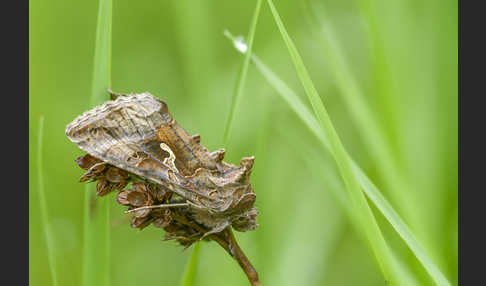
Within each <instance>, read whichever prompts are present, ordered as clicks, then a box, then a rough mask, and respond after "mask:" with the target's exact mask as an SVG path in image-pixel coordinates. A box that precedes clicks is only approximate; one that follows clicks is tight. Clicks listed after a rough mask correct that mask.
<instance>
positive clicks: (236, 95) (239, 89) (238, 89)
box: [223, 0, 262, 148]
mask: <svg viewBox="0 0 486 286" xmlns="http://www.w3.org/2000/svg"><path fill="white" fill-rule="evenodd" d="M261 7H262V0H257V3H256V6H255V12H254V13H253V18H252V21H251V25H250V29H249V31H248V45H245V47H246V51H245V58H244V60H243V63H242V64H241V67H240V69H239V71H238V75H237V78H236V84H235V87H234V90H233V97H232V99H231V105H230V110H229V113H228V117H227V119H226V125H225V128H224V134H223V138H224V139H223V142H224V146H225V147H226V148H227V147H228V145H229V142H230V139H231V132H232V130H233V121H234V119H235V116H236V110H237V108H238V105H239V101H240V100H241V94H242V93H243V88H244V86H245V81H246V74H247V73H248V65H249V63H250V55H251V51H252V49H253V39H254V37H255V31H256V26H257V23H258V17H259V16H260V10H261Z"/></svg>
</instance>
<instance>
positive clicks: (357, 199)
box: [267, 0, 403, 284]
mask: <svg viewBox="0 0 486 286" xmlns="http://www.w3.org/2000/svg"><path fill="white" fill-rule="evenodd" d="M267 3H268V5H269V6H270V9H271V11H272V14H273V16H274V19H275V22H276V24H277V26H278V28H279V30H280V33H281V34H282V38H283V39H284V41H285V44H286V45H287V48H288V50H289V53H290V56H291V58H292V61H293V63H294V65H295V69H296V70H297V74H298V75H299V78H300V81H301V83H302V85H303V87H304V90H305V92H306V94H307V96H308V99H309V101H310V102H311V104H312V108H313V109H314V113H315V116H316V117H317V120H318V122H319V125H320V127H321V128H322V130H323V132H324V134H325V135H326V137H327V138H328V140H329V143H330V147H331V149H330V150H331V153H332V154H333V155H334V159H335V161H336V163H337V165H338V168H339V170H340V173H341V176H342V178H343V180H344V183H345V186H346V189H347V190H348V192H349V195H350V198H351V200H352V202H353V206H354V207H355V208H356V211H357V212H358V213H359V214H358V217H359V218H360V219H361V221H360V224H361V225H362V226H363V227H362V229H361V230H360V231H363V232H365V233H366V236H367V238H368V240H369V243H370V244H371V247H372V249H373V252H374V253H375V257H376V259H377V261H378V264H379V265H380V268H381V269H382V271H383V274H384V276H385V279H386V280H387V281H390V282H391V283H392V284H395V283H396V284H399V283H401V282H399V281H400V280H401V279H400V277H398V274H397V272H398V271H397V270H396V269H395V263H394V262H393V260H392V254H391V252H390V250H389V249H388V246H387V244H386V241H385V239H384V238H383V235H382V233H381V230H380V228H379V226H378V223H377V222H376V220H375V218H374V216H373V213H372V211H371V209H370V207H369V206H368V203H367V201H366V198H365V196H364V194H363V193H362V192H361V188H360V185H359V181H358V178H357V176H356V174H355V173H354V172H353V169H352V166H351V162H350V160H349V158H348V155H347V153H346V151H345V149H344V147H343V146H342V143H341V139H340V138H339V136H338V134H337V132H336V130H335V128H334V126H333V124H332V122H331V119H330V117H329V115H328V113H327V110H326V108H325V107H324V104H323V103H322V101H321V98H320V97H319V94H318V93H317V90H316V88H315V87H314V84H313V82H312V80H311V78H310V76H309V74H308V72H307V69H306V68H305V66H304V63H303V61H302V59H301V57H300V55H299V53H298V51H297V48H296V47H295V45H294V43H293V41H292V40H291V38H290V36H289V35H288V33H287V30H286V29H285V26H284V24H283V22H282V20H281V19H280V16H279V14H278V12H277V10H276V8H275V6H274V5H273V2H272V1H271V0H268V1H267ZM364 226H366V227H364ZM402 281H403V280H402Z"/></svg>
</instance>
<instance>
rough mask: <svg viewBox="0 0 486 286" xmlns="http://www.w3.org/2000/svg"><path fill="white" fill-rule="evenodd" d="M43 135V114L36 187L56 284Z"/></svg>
mask: <svg viewBox="0 0 486 286" xmlns="http://www.w3.org/2000/svg"><path fill="white" fill-rule="evenodd" d="M43 135H44V116H41V117H40V118H39V131H38V138H37V172H38V177H39V181H38V189H39V203H40V210H41V221H42V226H43V227H42V229H43V230H44V235H45V237H46V243H47V259H48V261H49V270H50V271H51V278H52V285H54V286H57V285H59V283H58V276H57V271H56V260H55V255H54V249H53V248H54V246H55V243H54V237H53V233H52V230H51V227H50V225H49V224H48V220H49V216H48V214H47V202H46V194H45V190H44V173H43V166H44V164H43V159H42V151H43V149H42V137H43Z"/></svg>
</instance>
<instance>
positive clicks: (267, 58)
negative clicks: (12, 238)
mask: <svg viewBox="0 0 486 286" xmlns="http://www.w3.org/2000/svg"><path fill="white" fill-rule="evenodd" d="M29 2H30V3H29V7H30V9H29V29H30V32H29V60H30V64H29V125H30V128H29V137H30V138H35V139H37V138H38V137H39V136H40V135H41V134H42V143H43V144H42V145H41V146H38V141H37V140H30V141H29V153H30V156H29V185H30V186H31V190H30V192H29V249H30V251H29V265H30V266H29V277H30V279H29V280H30V284H31V285H32V286H44V285H53V283H57V284H58V285H64V284H66V285H68V284H69V285H74V286H80V285H102V284H103V285H105V284H107V281H108V280H111V281H110V282H111V284H112V285H120V286H125V285H138V284H140V283H142V284H144V285H180V283H182V281H184V279H185V278H184V277H185V276H184V275H185V274H187V273H191V271H190V269H194V268H191V266H190V265H193V264H192V263H193V262H197V267H195V268H197V271H196V272H197V273H196V274H195V276H193V280H192V282H191V283H192V285H200V286H204V285H214V286H218V285H237V286H246V285H248V282H247V279H246V277H245V275H244V274H243V273H242V271H241V269H239V267H238V266H237V265H235V261H234V260H233V259H232V258H231V257H230V256H228V255H227V253H225V252H224V251H222V250H221V249H220V247H219V246H218V245H216V244H214V243H206V244H204V245H202V246H200V247H203V248H204V249H203V250H201V251H200V252H199V253H198V258H197V260H200V261H196V260H195V259H193V258H192V257H191V251H182V248H180V247H178V246H177V245H176V244H175V243H172V242H163V241H161V240H162V238H163V235H164V232H163V231H161V230H160V229H157V228H154V227H152V226H149V227H147V228H146V229H144V230H143V231H137V230H136V229H133V228H130V226H129V222H128V220H127V219H128V217H127V215H126V214H124V213H123V210H124V208H123V207H122V206H119V205H117V204H116V203H115V194H112V195H109V196H108V197H103V198H97V197H96V196H95V186H94V185H90V186H89V187H88V189H86V185H85V184H81V183H77V180H78V178H79V177H80V176H81V174H82V170H81V169H80V168H79V167H77V166H76V163H75V162H74V159H75V158H76V157H78V156H81V155H82V154H83V152H82V151H81V150H79V148H77V146H75V144H72V142H70V141H69V139H67V138H66V136H65V135H64V130H65V127H66V125H67V124H68V123H69V122H71V121H72V120H73V119H74V118H75V117H76V116H78V115H79V114H81V113H82V112H83V111H85V110H87V109H89V108H92V107H93V106H94V105H97V104H100V103H101V102H104V101H106V100H107V99H108V94H107V92H106V88H107V87H108V86H109V85H110V84H109V82H110V80H109V78H110V73H109V72H107V71H108V70H111V77H112V83H113V84H112V88H113V90H114V91H119V92H124V93H129V92H144V91H148V92H151V93H152V94H154V95H155V96H157V97H159V98H160V99H162V100H164V101H166V102H167V103H168V105H169V110H170V111H171V113H172V114H173V116H174V118H175V119H176V120H177V121H178V122H179V123H180V124H181V125H182V126H183V127H184V129H186V130H187V131H188V132H189V133H191V134H194V133H199V134H201V137H202V143H203V144H204V145H205V146H206V147H207V148H208V149H209V150H216V149H218V148H221V147H225V148H227V150H226V151H227V154H226V157H225V161H227V162H228V163H233V164H237V162H238V161H239V159H240V158H241V157H244V156H251V155H255V157H256V160H255V166H254V169H253V174H252V185H253V187H254V190H255V193H256V195H257V200H256V204H255V206H256V208H257V209H258V210H259V212H260V214H259V216H258V218H257V222H258V224H259V227H258V228H257V229H256V230H255V231H249V232H246V233H238V234H237V235H238V240H239V242H240V245H241V247H242V248H243V249H244V250H245V252H246V254H247V255H248V257H249V258H250V260H251V261H252V263H253V264H254V266H255V268H256V269H257V271H258V272H259V275H260V278H261V280H262V284H263V285H295V284H296V283H297V284H299V283H301V284H305V285H337V286H339V285H361V286H375V285H383V284H384V275H383V274H382V271H381V269H380V267H379V266H378V263H377V261H376V259H375V258H374V256H376V255H378V256H381V255H382V252H383V251H382V250H381V248H379V249H378V251H377V252H373V251H372V248H371V247H370V245H372V244H374V245H380V240H381V237H380V236H379V233H378V232H372V235H371V237H372V241H370V240H369V239H368V237H370V236H369V235H367V230H366V229H370V230H371V231H373V229H374V228H376V225H374V224H375V221H376V222H377V224H378V226H379V230H380V231H381V233H382V236H383V237H384V239H385V241H386V244H387V246H388V250H385V252H387V253H388V255H389V258H388V259H389V260H387V261H391V266H393V265H395V266H394V268H395V269H396V270H397V271H396V273H394V274H393V275H394V277H398V278H399V279H400V280H402V279H403V281H400V282H402V283H403V284H405V285H457V284H458V281H457V280H458V270H457V165H456V164H457V3H456V2H454V1H451V0H447V1H438V0H426V1H412V2H410V1H405V0H397V1H394V2H387V1H376V0H360V1H347V0H346V1H328V0H325V1H317V0H309V1H307V2H306V3H305V2H303V1H292V0H280V1H278V3H277V2H276V1H274V2H275V4H276V5H277V6H276V8H277V9H278V14H279V16H280V17H281V19H282V23H281V24H282V25H281V26H284V28H285V30H287V31H288V34H289V35H290V37H291V38H292V39H291V41H292V42H293V43H294V44H295V46H297V49H298V52H297V51H295V50H294V52H292V54H291V53H289V48H288V46H290V47H291V49H292V48H295V46H294V47H292V46H293V45H287V44H285V41H282V40H283V39H284V37H282V33H280V30H279V29H278V26H276V25H275V17H274V14H277V13H276V11H274V13H272V9H267V7H269V6H267V5H264V7H261V8H259V9H260V11H259V13H260V15H259V17H258V26H257V28H254V30H253V33H254V35H253V44H252V48H251V50H252V52H251V53H246V54H243V56H242V57H240V56H235V53H234V51H233V49H232V48H231V49H230V48H228V42H227V40H226V39H225V38H224V37H221V31H223V30H224V29H228V30H230V31H232V32H234V33H235V34H237V35H241V34H243V35H245V41H247V43H248V44H250V43H249V39H250V34H251V31H252V26H253V23H254V22H255V21H256V20H255V11H256V9H257V8H256V7H258V5H259V4H258V3H261V1H236V2H228V1H223V0H216V1H215V2H214V3H213V4H214V5H209V6H208V5H205V4H202V2H200V3H199V2H194V3H193V2H189V1H156V0H147V1H144V2H143V3H134V2H127V1H116V2H114V3H113V7H112V9H113V18H112V20H113V30H112V32H108V31H109V30H110V29H111V28H107V27H108V26H109V25H108V26H107V25H103V24H102V21H106V20H108V18H109V17H102V16H99V17H98V15H99V14H100V12H101V9H100V6H99V5H102V6H101V7H108V6H110V5H111V4H108V3H109V2H107V1H101V2H99V1H98V0H97V1H84V2H80V3H78V4H77V5H60V3H59V1H55V0H44V1H40V0H30V1H29ZM255 4H257V6H255ZM260 5H261V4H260ZM274 10H275V9H274ZM103 11H104V12H102V14H104V15H105V16H106V15H108V14H110V13H106V11H107V10H103ZM110 17H111V16H110ZM110 21H111V20H110ZM98 22H100V24H98ZM105 24H106V22H105ZM255 25H256V24H255ZM281 28H282V27H281ZM103 33H104V34H111V33H113V47H114V48H113V49H112V48H111V47H109V45H110V44H109V42H110V41H111V39H110V37H108V36H101V34H103ZM227 36H230V35H229V34H228V35H227ZM238 38H239V37H238ZM241 38H242V37H241ZM100 39H101V40H100ZM108 39H110V41H108ZM233 40H234V39H233ZM233 43H235V41H233ZM237 43H238V46H239V48H240V49H241V48H242V47H243V45H245V44H244V43H242V42H241V40H239V42H238V40H237ZM102 45H105V47H103V46H102ZM93 47H97V48H96V50H95V49H94V48H93ZM247 49H248V47H247ZM111 51H112V53H111ZM255 54H257V55H258V56H259V57H256V56H255ZM289 55H290V56H289ZM248 56H249V57H250V62H251V64H249V65H248V64H247V67H246V68H245V69H246V71H245V76H244V78H242V73H243V71H244V69H243V67H244V65H245V64H244V63H245V57H248ZM299 57H302V59H300V60H299V59H298V58H299ZM93 58H96V62H95V61H93ZM111 58H112V60H111ZM110 62H112V64H111V63H110ZM294 62H295V63H297V64H298V65H299V67H298V69H297V68H296V67H295V64H294ZM264 63H265V64H264ZM300 65H301V66H300ZM304 65H305V66H304ZM110 66H111V67H110ZM269 67H270V68H269ZM296 71H297V73H296ZM299 74H300V75H299ZM306 74H307V75H306ZM302 77H304V78H303V79H304V81H303V82H304V83H305V85H303V84H302V82H301V78H302ZM306 77H307V79H305V78H306ZM311 79H312V80H311ZM312 85H313V86H314V88H312ZM95 86H98V87H99V89H97V88H95ZM313 89H314V90H313ZM238 90H239V91H238ZM315 91H317V92H318V94H315ZM90 95H91V96H96V97H97V98H96V99H93V100H92V101H91V100H90V99H88V98H89V97H90ZM309 95H310V96H311V97H309ZM235 98H236V99H235ZM311 98H313V101H316V102H314V105H315V106H316V107H317V108H316V109H317V111H318V112H319V105H320V104H321V103H319V100H320V98H322V101H323V103H322V105H323V106H324V107H325V108H324V111H325V112H327V113H328V114H327V115H328V116H329V117H330V119H332V126H331V127H333V128H334V130H335V133H338V135H339V137H338V138H337V136H335V137H336V138H337V139H336V138H334V139H333V138H331V136H330V135H332V134H331V133H332V132H331V130H330V128H329V126H330V125H331V122H328V123H329V124H328V126H326V125H324V127H326V128H325V130H324V129H323V128H322V127H323V125H322V123H323V122H322V120H321V119H318V117H317V116H316V114H315V111H314V107H313V106H312V105H313V104H312V103H311V100H310V99H311ZM232 105H233V107H232ZM231 110H233V111H231ZM321 111H322V110H321ZM229 114H230V115H231V116H233V119H232V122H231V124H230V125H231V127H230V128H229V133H230V136H228V138H229V139H226V140H227V142H225V143H224V144H223V145H224V146H221V145H222V142H221V141H222V139H223V137H224V134H225V128H227V127H226V125H227V123H228V121H229V119H228V116H229ZM41 115H45V118H46V121H45V122H46V128H43V129H42V131H39V129H38V124H39V122H38V119H39V117H40V116H41ZM321 117H322V114H321ZM324 117H325V115H324ZM324 119H325V118H324ZM328 119H329V118H328ZM324 121H326V119H325V120H324ZM329 121H330V120H329ZM309 131H310V132H309ZM39 132H40V133H41V134H40V133H39ZM334 135H336V134H334ZM333 140H334V143H336V141H337V143H339V141H340V143H341V145H344V147H345V150H344V155H343V154H342V153H341V156H340V157H339V156H335V155H339V152H335V151H334V150H335V149H336V144H334V143H332V142H331V141H333ZM333 144H334V148H333V147H332V146H333ZM340 147H341V149H344V148H342V147H343V146H339V144H337V149H339V148H340ZM40 149H42V150H40ZM338 151H339V150H338ZM341 151H343V150H341ZM40 152H42V154H40ZM346 157H347V158H348V162H347V167H348V168H349V167H350V170H349V169H346V168H344V171H345V172H342V171H343V168H341V170H340V168H338V164H336V162H337V161H343V158H346ZM344 161H345V160H344ZM344 161H343V162H344ZM343 164H344V165H346V162H344V163H343ZM39 165H40V166H42V167H41V168H39ZM344 165H343V166H344ZM345 173H346V174H347V176H350V173H351V175H352V176H354V178H351V186H353V182H352V181H353V180H354V184H356V181H358V183H359V189H360V191H361V192H362V193H363V194H364V195H365V196H366V201H367V202H368V205H369V208H371V211H372V214H373V215H374V218H375V221H373V219H372V218H371V217H370V216H368V215H369V211H368V210H367V209H365V210H363V209H362V208H361V207H360V205H359V203H360V202H361V203H363V198H362V195H361V196H359V195H357V194H356V192H354V193H353V192H352V191H353V190H354V191H355V190H356V188H354V189H352V188H349V187H347V186H346V184H345V180H343V179H342V177H343V174H345ZM39 180H40V182H42V183H41V185H42V188H43V190H44V192H43V194H41V193H40V192H39V191H38V189H37V186H38V182H39ZM348 181H349V180H348ZM348 185H349V184H348ZM39 190H40V189H39ZM350 191H351V192H350ZM87 194H90V196H92V198H93V199H94V202H95V209H94V211H95V212H93V213H91V214H92V215H94V216H92V217H94V218H98V219H97V222H98V224H95V223H94V221H89V220H88V218H89V217H88V214H89V212H88V211H87V210H88V209H89V206H88V204H86V205H85V204H83V200H85V198H84V195H87ZM350 194H352V195H353V197H355V198H356V199H358V207H356V204H355V203H353V199H352V198H351V196H350ZM41 196H42V197H41ZM359 199H361V201H359ZM42 201H44V202H45V204H39V202H42ZM85 202H86V203H87V202H88V198H86V200H85ZM42 205H44V207H43V206H42ZM46 205H47V206H48V208H47V211H46V212H48V216H47V218H48V219H47V223H46V220H45V219H44V218H45V217H46V216H44V215H43V213H45V212H44V210H46V207H45V206H46ZM361 206H362V205H361ZM108 208H111V213H109V209H108ZM365 208H366V206H365ZM85 216H86V220H85V219H84V218H85ZM362 217H365V219H366V218H367V220H366V221H365V223H363V221H364V220H363V219H362ZM83 221H84V223H86V226H85V225H84V223H83ZM108 223H110V225H108ZM365 228H366V229H365ZM45 231H47V232H49V233H51V235H47V238H49V237H51V242H49V241H46V232H45ZM110 233H111V234H110ZM52 234H55V236H53V235H52ZM110 237H111V239H110ZM52 238H55V240H54V239H52ZM85 238H86V239H85ZM46 242H47V243H46ZM85 243H86V244H87V245H85ZM106 246H108V247H106ZM375 253H376V254H375ZM84 255H86V257H85V256H84ZM386 255H387V254H385V256H386ZM385 259H387V258H386V257H385ZM52 260H53V261H54V263H52V262H51V261H52ZM52 264H53V265H54V266H55V268H54V267H52ZM53 270H54V272H55V274H52V271H53ZM282 273H284V275H282ZM55 277H57V278H55ZM88 279H89V280H91V281H93V283H92V284H90V281H89V280H88ZM189 280H190V279H188V280H186V281H189ZM55 281H57V282H55ZM391 285H393V284H391Z"/></svg>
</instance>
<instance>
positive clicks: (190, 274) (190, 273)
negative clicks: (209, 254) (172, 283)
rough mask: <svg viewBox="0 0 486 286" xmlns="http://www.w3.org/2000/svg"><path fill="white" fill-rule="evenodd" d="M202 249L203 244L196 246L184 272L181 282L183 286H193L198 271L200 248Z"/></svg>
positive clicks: (198, 243)
mask: <svg viewBox="0 0 486 286" xmlns="http://www.w3.org/2000/svg"><path fill="white" fill-rule="evenodd" d="M200 247H201V243H200V242H197V243H196V245H194V250H193V251H192V254H191V258H189V261H188V263H187V266H186V270H185V272H184V276H182V280H181V284H180V285H181V286H191V285H192V281H193V280H194V276H195V275H196V269H197V261H198V257H199V248H200Z"/></svg>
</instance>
